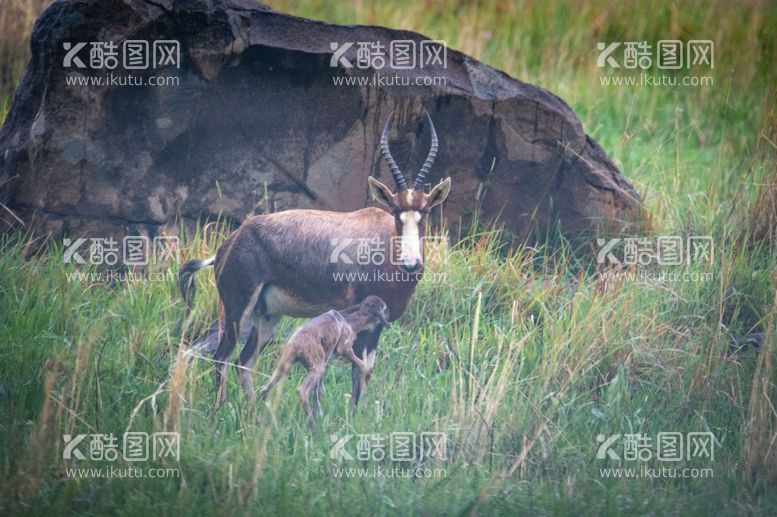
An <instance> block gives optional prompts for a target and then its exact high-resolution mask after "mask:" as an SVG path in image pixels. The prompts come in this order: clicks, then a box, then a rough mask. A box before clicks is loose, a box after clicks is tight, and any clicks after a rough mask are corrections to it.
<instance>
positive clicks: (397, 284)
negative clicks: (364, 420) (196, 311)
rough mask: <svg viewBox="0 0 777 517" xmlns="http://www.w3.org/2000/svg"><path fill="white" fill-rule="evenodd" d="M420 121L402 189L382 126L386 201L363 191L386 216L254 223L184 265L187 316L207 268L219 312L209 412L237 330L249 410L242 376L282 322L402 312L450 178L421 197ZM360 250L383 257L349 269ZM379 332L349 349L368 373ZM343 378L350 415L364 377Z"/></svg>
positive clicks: (222, 393)
mask: <svg viewBox="0 0 777 517" xmlns="http://www.w3.org/2000/svg"><path fill="white" fill-rule="evenodd" d="M426 118H427V120H428V122H429V128H430V133H431V146H430V149H429V154H428V156H427V157H426V161H425V162H424V164H423V166H422V167H421V170H420V171H419V173H418V175H417V176H416V178H415V182H414V183H413V187H412V188H408V186H407V184H406V183H405V178H404V176H403V174H402V172H401V171H400V169H399V167H398V166H397V164H396V162H395V161H394V158H393V157H392V156H391V151H390V150H389V142H388V135H389V129H390V128H391V121H392V119H393V112H392V113H391V114H389V116H388V120H386V126H385V128H384V130H383V135H382V137H381V139H380V150H381V154H382V155H383V158H384V159H385V160H386V162H387V163H388V166H389V169H390V170H391V174H392V176H393V178H394V183H395V185H396V191H395V192H392V191H391V189H390V188H389V187H387V186H386V185H384V184H383V183H381V182H379V181H378V180H376V179H375V178H373V177H369V178H368V182H369V188H370V191H371V193H372V196H373V198H374V199H376V200H377V201H378V202H379V203H381V204H383V205H384V206H385V207H387V208H388V212H387V211H385V210H381V209H378V208H363V209H361V210H356V211H355V212H330V211H324V210H287V211H284V212H278V213H274V214H267V215H258V216H254V217H251V218H249V219H248V220H246V221H245V222H244V223H243V224H242V225H241V226H240V228H238V229H237V230H236V231H235V232H234V233H232V235H230V236H229V237H228V238H227V239H226V240H225V241H224V243H223V244H222V245H221V247H220V248H219V249H218V251H217V252H216V255H215V256H213V257H211V258H209V259H207V260H193V261H190V262H187V263H186V264H184V266H183V267H182V268H181V271H180V276H179V289H180V291H181V295H182V296H183V298H184V300H185V302H186V303H187V305H189V306H190V305H191V303H192V301H193V297H194V291H195V288H196V286H195V282H194V273H195V272H196V271H197V270H199V269H201V268H204V267H209V266H215V272H216V285H217V287H218V291H219V298H220V302H221V304H222V306H223V310H224V328H223V333H222V336H221V340H220V341H219V346H218V349H217V350H216V353H215V355H214V359H215V361H216V386H217V389H216V403H217V405H220V404H221V403H223V402H224V401H225V400H226V397H227V385H226V376H227V363H226V361H227V359H228V358H229V357H230V355H231V354H232V351H233V350H234V348H235V344H236V343H237V341H238V337H239V336H240V328H241V327H242V326H243V325H246V324H251V325H252V327H251V332H250V333H249V336H248V339H247V341H246V344H245V346H244V347H243V350H242V351H241V353H240V357H239V359H238V362H237V364H236V367H237V371H238V378H239V380H240V384H241V386H242V387H243V389H244V390H245V392H246V395H247V397H248V399H249V400H250V401H253V400H254V399H255V393H254V388H253V380H252V376H251V369H252V368H253V366H254V363H255V362H256V358H257V356H258V355H259V353H261V352H262V350H263V349H264V347H265V346H266V345H267V343H268V342H269V341H270V340H271V339H272V337H273V336H274V334H275V330H276V327H277V325H278V322H279V321H280V319H281V317H282V316H284V315H286V316H293V317H312V316H316V315H319V314H321V313H323V312H325V311H328V310H331V309H335V310H340V309H344V308H346V307H349V306H352V305H354V304H357V303H360V302H361V301H362V300H363V299H364V298H366V297H367V296H370V295H376V296H379V297H380V298H382V299H383V300H384V301H385V302H386V305H387V306H388V310H389V314H390V319H391V320H392V321H393V320H396V319H397V318H399V317H400V316H401V315H402V314H403V313H404V312H405V309H406V308H407V305H408V302H409V301H410V297H411V296H412V295H413V292H414V291H415V287H416V284H417V283H418V281H419V280H420V279H421V275H422V273H423V267H424V255H423V244H422V237H423V236H424V234H425V231H426V224H427V219H428V215H429V211H430V210H431V209H432V207H434V206H436V205H439V204H440V203H442V202H443V201H444V200H445V198H446V197H447V196H448V192H449V191H450V187H451V180H450V178H446V179H445V180H444V181H441V182H440V183H439V184H438V185H437V186H435V187H434V188H432V189H431V191H430V192H429V193H428V194H427V193H425V192H424V186H425V184H426V176H427V174H428V173H429V169H430V168H431V167H432V164H433V163H434V159H435V157H436V155H437V133H436V132H435V130H434V124H433V123H432V119H431V117H430V116H429V113H428V112H427V113H426ZM397 237H401V238H399V239H397ZM365 243H367V244H368V245H369V246H370V249H371V250H381V249H382V250H384V251H385V252H386V253H387V256H385V255H384V256H383V260H380V253H375V254H373V255H372V256H373V259H372V260H366V261H365V260H359V259H358V257H360V256H362V255H364V253H363V252H364V248H363V246H364V244H365ZM397 244H398V245H397ZM360 245H361V246H362V248H360V247H359V246H360ZM381 330H382V327H381V326H378V327H377V328H376V329H374V330H371V331H368V332H364V333H360V334H359V335H358V337H357V339H356V341H355V342H354V345H353V348H354V352H355V353H356V354H357V355H358V356H359V357H362V358H364V360H365V362H366V363H367V364H368V365H369V369H370V371H371V370H372V368H373V367H374V365H375V352H376V349H377V346H378V339H379V338H380V333H381ZM351 378H352V394H353V398H352V400H353V403H354V405H355V404H357V403H358V401H359V397H360V395H361V394H362V392H363V391H364V389H365V388H366V384H367V381H368V380H369V374H363V373H361V372H360V369H359V368H358V367H356V366H353V367H352V371H351Z"/></svg>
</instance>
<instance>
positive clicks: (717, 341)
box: [0, 0, 777, 515]
mask: <svg viewBox="0 0 777 517" xmlns="http://www.w3.org/2000/svg"><path fill="white" fill-rule="evenodd" d="M273 7H275V8H277V9H279V10H283V11H287V12H292V13H294V14H298V15H301V16H308V17H313V18H318V19H325V20H327V21H333V22H338V23H368V24H381V25H387V26H393V27H403V28H410V29H413V30H418V31H419V32H422V33H424V34H426V35H428V36H430V37H433V38H439V39H444V40H447V41H448V42H449V44H450V45H451V46H452V47H455V48H458V49H461V50H463V51H465V52H468V53H470V54H472V55H474V56H475V57H477V58H479V59H481V60H483V61H485V62H486V63H488V64H491V65H493V66H496V67H498V68H501V69H504V70H505V71H507V72H508V73H510V74H511V75H513V76H515V77H517V78H519V79H521V80H524V81H527V82H531V83H535V84H538V85H540V86H543V87H546V88H548V89H550V90H552V91H554V92H555V93H557V94H558V95H560V96H561V97H562V98H564V99H565V100H567V101H568V102H569V103H570V104H571V105H572V107H573V108H574V109H575V111H576V112H577V113H578V115H579V116H580V118H581V120H582V121H583V124H584V127H585V129H586V131H587V132H588V133H589V134H591V135H592V136H593V137H594V138H596V139H597V140H598V141H599V143H600V144H601V145H602V146H603V148H604V149H605V150H606V151H607V152H608V153H609V154H610V155H611V156H613V157H614V159H615V160H616V162H617V163H618V165H619V166H620V167H621V169H622V170H623V171H624V173H625V174H626V176H627V177H628V178H629V179H630V180H632V181H633V183H634V184H635V186H636V187H637V189H638V190H639V192H640V193H641V194H642V195H643V196H644V198H645V203H646V206H647V208H648V210H649V211H650V213H651V223H652V224H651V233H650V234H649V235H648V236H647V237H649V238H655V237H656V236H658V235H682V236H684V237H687V236H691V235H711V236H712V237H713V238H714V242H715V245H716V249H715V258H714V261H713V262H712V263H711V264H708V265H704V266H695V268H696V269H693V268H692V269H691V270H690V272H697V273H702V272H703V273H711V274H712V277H711V279H710V280H707V281H681V280H672V281H667V282H663V283H640V282H636V281H628V280H624V281H611V282H603V281H602V280H601V279H600V278H599V277H597V276H595V274H594V271H592V270H591V268H589V267H588V266H587V264H588V263H589V262H588V261H587V258H586V257H582V256H576V255H574V254H573V253H572V252H571V251H569V250H566V249H564V248H563V247H562V248H560V249H553V250H549V249H543V248H539V249H528V248H522V249H518V250H515V251H513V252H510V253H508V252H506V251H505V250H504V249H503V248H502V247H501V246H500V245H499V244H498V243H499V242H501V239H500V238H499V235H498V234H496V233H495V232H480V233H476V234H475V235H473V236H469V237H467V238H465V239H464V241H462V242H460V243H455V245H454V246H453V253H452V254H451V255H450V260H449V263H448V264H447V265H446V266H445V267H443V266H442V265H441V264H437V263H430V264H429V265H428V267H429V268H430V273H435V272H444V273H445V274H446V275H447V276H446V280H445V281H444V282H428V281H427V282H422V283H421V285H420V286H419V289H418V291H417V294H416V296H415V297H414V299H413V302H412V304H411V306H410V308H409V310H408V312H407V313H406V314H405V315H404V316H403V318H402V319H401V320H400V321H399V322H398V324H395V325H394V326H392V328H390V329H389V330H387V331H386V332H385V333H384V335H383V337H382V339H381V344H380V351H379V355H378V360H377V370H376V372H375V374H374V375H373V378H372V381H371V383H370V386H369V394H368V397H367V400H366V401H364V402H363V403H362V405H361V406H360V410H359V411H358V412H357V413H356V414H355V415H354V416H351V415H350V412H349V411H348V410H347V403H348V400H347V398H346V394H347V393H349V392H350V372H349V370H350V369H349V368H348V367H347V366H346V365H344V364H343V363H340V362H337V363H333V364H332V365H331V366H330V368H329V369H328V372H327V374H326V380H325V387H326V391H325V394H324V398H323V400H322V406H323V409H324V413H325V415H326V416H325V417H324V418H323V420H322V421H321V422H320V427H321V428H322V430H321V432H320V433H319V434H318V435H315V436H311V435H310V433H309V431H308V428H307V425H306V422H305V420H304V418H303V417H302V412H301V409H300V407H299V403H298V401H297V398H296V396H295V393H294V387H295V386H296V385H297V384H298V383H299V381H300V379H301V377H302V374H301V372H300V371H298V370H296V369H295V370H294V371H293V374H292V375H291V377H290V378H289V380H288V381H287V382H286V383H285V384H284V385H283V386H282V387H280V388H279V389H276V390H275V391H274V392H273V394H272V395H271V396H270V398H269V400H268V402H267V404H263V403H260V404H257V405H256V406H255V407H248V406H247V404H246V402H245V398H244V397H243V395H242V393H240V391H239V389H238V386H237V383H236V379H235V376H234V374H233V372H230V384H229V394H230V398H229V401H228V403H227V404H226V405H225V406H224V407H222V408H221V409H220V410H218V411H215V410H214V409H213V404H212V402H213V398H214V394H213V383H212V378H211V368H210V365H209V364H208V363H207V361H196V362H184V361H181V362H178V363H175V361H174V359H175V355H176V353H177V351H178V349H179V345H180V342H181V340H180V336H179V328H178V325H179V320H180V317H181V313H182V310H183V308H182V304H181V302H180V300H179V297H178V294H177V292H176V289H175V279H174V278H173V277H169V278H165V279H164V280H163V281H155V282H151V281H134V282H128V283H124V284H119V285H107V284H104V283H101V282H89V281H71V280H70V279H69V278H68V275H71V274H72V273H74V272H75V271H76V270H75V268H74V266H71V265H66V264H63V263H62V250H61V248H59V247H58V246H57V245H56V244H54V245H53V246H52V248H51V249H49V250H48V251H47V252H46V253H44V254H42V255H40V256H33V257H28V256H27V254H26V252H27V247H26V246H25V243H26V237H25V236H22V235H20V236H16V237H6V238H5V240H4V241H3V242H2V245H1V248H0V346H2V350H1V353H0V404H2V405H3V406H4V413H5V414H6V415H7V416H6V418H4V419H2V420H0V430H1V431H0V464H1V465H2V469H0V509H2V510H4V511H6V512H13V513H19V512H29V513H36V514H44V513H46V514H51V513H60V512H75V513H81V514H105V513H114V512H115V513H122V514H143V513H147V512H158V513H161V514H174V513H180V512H181V511H182V510H184V509H194V510H195V511H197V512H198V513H207V514H224V513H235V512H247V513H272V514H284V515H285V514H291V513H302V512H307V513H313V514H330V513H335V512H342V513H346V514H357V513H358V514H364V513H368V512H369V513H373V514H380V515H382V514H395V513H400V514H405V513H410V514H424V515H426V514H435V515H436V514H465V513H482V514H504V513H508V512H509V513H515V512H518V513H527V514H528V513H531V514H535V513H540V514H562V513H563V514H575V513H580V514H588V513H600V514H613V515H615V514H621V513H640V514H674V513H683V514H685V513H689V514H709V513H723V514H737V515H739V514H769V513H771V514H774V513H775V510H774V508H777V491H775V486H776V485H777V452H775V449H774V439H775V437H777V415H776V414H775V410H774V407H775V401H776V400H777V399H776V397H777V389H775V382H777V369H776V368H775V349H776V348H775V347H776V346H777V345H776V344H775V337H776V336H775V332H777V331H776V330H775V329H776V328H777V326H776V320H777V255H776V254H775V248H774V247H771V248H770V247H769V244H768V243H767V242H765V241H758V240H756V239H754V238H752V235H753V233H754V231H755V227H756V226H757V222H758V221H759V220H761V219H760V218H762V217H764V216H765V215H768V212H767V211H764V210H763V208H764V207H763V205H758V204H757V203H758V197H759V195H761V196H763V195H764V194H763V193H764V192H768V190H766V189H765V188H763V187H762V189H761V190H760V191H759V186H762V185H765V184H767V183H768V182H769V181H774V180H773V179H772V178H773V175H774V173H775V172H774V171H775V167H776V161H775V150H776V149H777V147H776V146H775V142H776V141H777V130H775V124H774V120H775V119H774V115H775V107H774V100H775V88H774V85H775V84H777V81H775V79H776V76H775V73H776V72H775V70H777V68H775V67H774V64H773V63H774V62H775V55H777V52H775V38H774V34H773V31H774V27H777V9H776V8H775V6H774V5H773V3H768V2H746V3H744V4H736V5H734V4H732V5H728V4H726V3H723V2H711V3H710V2H692V3H683V4H674V3H671V2H663V3H659V4H658V5H656V4H655V3H624V4H623V5H621V6H619V7H611V6H606V5H605V4H604V3H601V2H586V3H583V4H582V5H581V4H579V3H575V4H567V3H565V2H560V1H556V0H551V1H547V2H541V3H527V2H497V1H486V2H476V3H472V4H470V3H465V2H462V3H459V4H454V5H445V4H444V3H442V2H436V1H432V0H428V1H426V2H421V3H416V2H410V1H409V0H402V1H400V2H399V3H391V4H389V3H381V4H370V5H367V4H365V3H363V2H355V3H354V4H345V3H338V4H337V5H336V6H333V5H331V4H329V3H327V2H295V1H290V2H277V3H274V4H273ZM674 37H681V38H683V39H694V38H696V39H713V40H714V41H715V52H716V57H715V59H716V66H715V69H714V70H713V71H711V74H712V75H713V76H714V79H715V84H714V86H711V87H697V88H669V87H653V88H650V87H634V88H616V87H605V86H601V85H600V83H599V75H600V73H601V72H600V70H598V69H597V68H596V66H595V59H596V52H595V45H596V42H597V41H632V40H636V41H642V40H646V41H651V42H656V41H658V40H660V39H672V38H674ZM759 192H760V194H759ZM759 207H760V208H759ZM767 208H768V204H767ZM767 220H768V219H767ZM184 237H185V239H184V247H183V249H182V258H183V259H186V258H191V257H204V256H206V255H207V254H209V253H212V251H213V250H214V249H215V247H216V246H217V244H218V242H219V241H220V239H221V238H223V235H221V234H218V233H216V234H213V233H208V235H207V237H205V236H204V232H203V231H202V230H198V231H197V232H195V234H194V235H187V236H184ZM581 264H583V265H582V266H581ZM83 271H86V272H89V271H90V270H89V268H86V269H83V270H82V272H83ZM199 282H200V286H201V288H200V289H199V293H198V300H197V305H196V308H195V311H194V314H193V315H192V316H191V317H190V318H189V320H188V321H187V329H190V332H192V333H196V332H197V330H198V329H201V328H203V327H205V326H206V325H207V324H208V323H209V322H211V321H213V319H215V317H216V297H215V293H214V289H212V286H213V280H212V275H211V274H210V273H207V272H203V273H200V275H199ZM207 286H210V287H211V288H208V287H207ZM478 300H479V302H478ZM298 324H299V321H297V320H290V319H288V320H284V322H283V324H282V329H281V334H283V333H284V332H286V331H288V330H290V329H292V328H294V327H295V326H296V325H298ZM753 331H761V332H765V333H766V340H765V343H764V345H763V346H762V347H761V349H760V350H750V351H748V352H745V353H744V354H742V355H739V356H737V357H734V358H730V357H726V355H725V352H726V350H727V346H728V341H729V338H730V337H732V336H735V337H739V336H743V335H745V334H747V333H749V332H753ZM279 349H280V346H279V343H275V344H273V345H271V346H270V347H269V348H268V351H267V352H266V353H265V354H263V355H262V356H261V357H260V359H259V362H258V363H257V365H256V367H255V369H254V376H255V382H256V384H257V385H259V384H261V383H262V382H263V381H264V380H265V379H266V377H267V375H268V374H269V373H270V372H271V371H272V369H273V367H274V362H275V360H276V359H277V356H278V352H279ZM155 393H157V395H156V397H152V398H149V397H150V396H151V395H153V394H155ZM135 409H137V411H136V412H135V411H134V410H135ZM133 412H134V417H133ZM130 420H132V430H135V431H147V432H154V431H161V430H170V431H177V432H179V433H180V436H181V457H180V462H169V463H167V464H164V465H162V464H160V466H162V467H171V468H178V469H179V470H180V477H179V478H173V479H164V480H159V479H111V480H107V479H81V480H77V479H72V478H68V477H67V476H66V469H67V468H69V467H72V466H73V463H72V462H68V461H64V460H63V459H62V448H63V443H62V435H63V434H66V433H69V434H78V433H92V432H101V433H114V434H116V435H117V436H121V434H122V433H123V432H124V431H125V429H126V428H127V426H128V425H129V423H130ZM392 431H410V432H422V431H444V432H446V433H447V436H448V442H449V446H450V449H449V457H448V460H447V461H446V462H440V463H429V464H428V465H426V466H429V467H431V468H442V469H445V475H443V476H440V477H436V478H431V479H422V478H416V479H408V478H393V479H356V478H352V479H341V478H337V477H335V476H334V475H333V473H332V469H333V468H335V467H337V466H338V464H337V462H334V461H333V460H330V459H329V451H330V447H331V442H330V434H335V435H338V436H343V435H344V434H346V433H383V434H384V435H388V433H390V432H392ZM661 431H670V432H683V433H685V432H697V431H711V432H712V433H714V435H715V437H716V438H717V440H718V442H719V444H718V445H717V447H716V449H715V459H714V461H703V462H700V463H692V464H689V466H697V467H704V468H711V469H713V473H714V477H712V478H707V479H639V480H637V479H620V480H616V479H609V478H606V477H603V476H602V475H601V473H600V468H603V467H617V466H620V465H621V464H619V463H618V462H616V461H604V460H597V459H596V458H595V453H596V448H597V445H598V444H597V442H596V436H597V435H598V434H604V435H610V434H613V433H645V434H648V435H650V436H655V434H656V433H657V432H661ZM351 450H353V449H351ZM89 464H90V463H89V462H88V461H87V462H80V466H88V465H89ZM94 465H95V466H97V467H106V466H109V465H110V463H106V462H96V463H95V464H94ZM116 465H117V466H118V465H121V466H124V465H125V464H124V463H123V462H118V463H117V464H116ZM150 465H152V464H151V463H147V464H146V463H144V464H143V467H144V468H145V467H148V466H150ZM372 465H373V463H371V462H366V463H361V462H359V461H355V462H353V463H352V465H350V466H354V467H360V466H361V467H371V466H372ZM634 465H635V464H634V463H631V464H628V463H624V464H622V466H627V467H631V466H634ZM636 465H639V463H636ZM648 465H650V466H653V467H660V466H662V465H661V464H657V463H655V462H650V463H648ZM344 466H349V465H344ZM381 466H383V467H389V466H390V465H389V464H388V463H386V462H383V463H381Z"/></svg>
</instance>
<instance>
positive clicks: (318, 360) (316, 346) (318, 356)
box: [260, 296, 389, 432]
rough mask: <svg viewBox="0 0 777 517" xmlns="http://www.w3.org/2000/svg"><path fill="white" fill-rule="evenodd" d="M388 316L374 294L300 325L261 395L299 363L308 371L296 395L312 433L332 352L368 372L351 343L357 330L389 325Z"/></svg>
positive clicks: (365, 373) (382, 304)
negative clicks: (322, 384)
mask: <svg viewBox="0 0 777 517" xmlns="http://www.w3.org/2000/svg"><path fill="white" fill-rule="evenodd" d="M388 317H389V313H388V309H387V308H386V304H385V302H384V301H383V300H381V299H380V298H378V297H377V296H368V297H367V298H365V299H364V300H363V301H362V302H361V304H359V305H358V306H355V307H352V308H350V309H347V310H345V311H342V312H338V311H334V310H332V311H329V312H325V313H324V314H321V315H320V316H317V317H315V318H313V319H311V320H310V321H308V322H307V323H305V324H304V325H302V326H301V327H299V328H298V329H297V331H296V332H294V334H293V335H292V336H291V338H290V339H289V341H288V343H286V346H285V347H284V348H283V352H281V357H280V359H279V360H278V366H277V367H276V368H275V371H274V372H273V374H272V376H271V377H270V381H269V382H268V383H267V384H266V385H265V386H264V387H262V389H261V390H260V395H261V397H263V398H264V397H266V396H267V392H269V391H270V389H271V388H272V387H273V386H274V385H275V384H277V383H278V382H279V381H280V380H281V379H282V378H283V377H284V375H286V373H287V372H288V371H289V368H291V366H292V364H294V363H295V362H298V363H300V364H302V366H304V367H305V369H306V370H307V371H308V374H307V376H306V377H305V379H304V380H303V381H302V384H300V386H299V388H297V395H299V398H300V402H301V403H302V408H303V409H304V410H305V413H306V414H307V416H308V420H309V422H310V427H311V429H312V430H313V431H314V432H315V430H316V416H315V413H316V412H317V410H318V402H319V397H320V391H321V383H322V377H323V375H324V370H325V369H326V364H327V361H329V358H330V357H331V356H332V355H338V356H340V357H343V358H345V359H347V360H349V361H350V362H351V364H353V365H354V366H355V367H356V368H358V369H359V371H360V373H361V375H364V376H366V375H369V374H370V373H371V371H372V370H371V368H370V367H369V366H368V365H367V364H366V363H365V362H364V361H363V360H362V359H360V358H359V357H357V356H356V354H355V353H354V351H353V343H354V341H355V340H356V336H357V334H358V333H359V332H363V331H370V330H373V329H374V328H375V327H377V326H379V325H381V324H383V325H388ZM312 390H315V392H314V398H313V407H312V408H311V406H310V402H309V396H310V392H311V391H312Z"/></svg>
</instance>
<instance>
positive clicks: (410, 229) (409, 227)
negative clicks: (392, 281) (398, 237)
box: [399, 211, 421, 267]
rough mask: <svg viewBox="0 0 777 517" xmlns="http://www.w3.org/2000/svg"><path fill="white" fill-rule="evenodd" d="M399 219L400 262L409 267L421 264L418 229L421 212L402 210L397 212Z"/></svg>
mask: <svg viewBox="0 0 777 517" xmlns="http://www.w3.org/2000/svg"><path fill="white" fill-rule="evenodd" d="M399 220H400V222H401V223H402V251H401V254H400V262H401V263H402V264H403V265H406V266H410V267H413V266H416V265H417V264H421V235H419V229H418V223H419V222H420V221H421V214H419V213H418V212H416V211H408V212H402V213H401V214H399Z"/></svg>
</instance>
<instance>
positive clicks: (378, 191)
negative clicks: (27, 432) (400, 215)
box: [367, 176, 395, 208]
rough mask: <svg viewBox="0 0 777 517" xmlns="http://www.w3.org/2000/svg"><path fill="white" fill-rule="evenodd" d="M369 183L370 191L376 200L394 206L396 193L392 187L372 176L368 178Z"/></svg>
mask: <svg viewBox="0 0 777 517" xmlns="http://www.w3.org/2000/svg"><path fill="white" fill-rule="evenodd" d="M367 183H369V185H370V192H371V193H372V198H373V199H374V200H375V201H377V202H378V203H381V204H383V205H386V206H387V207H389V208H394V205H395V203H394V193H393V192H391V189H390V188H388V187H387V186H386V185H384V184H383V183H381V182H380V181H378V180H376V179H375V178H373V177H372V176H369V177H368V178H367Z"/></svg>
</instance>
